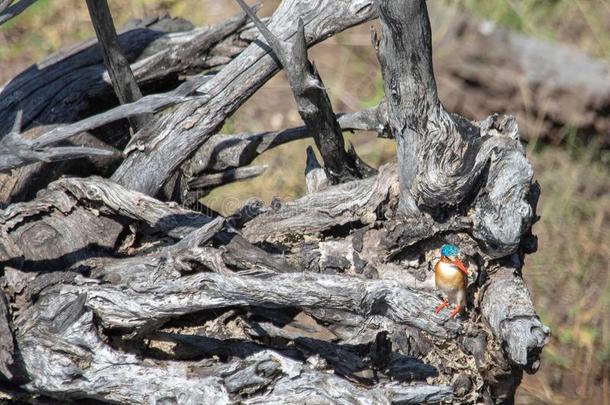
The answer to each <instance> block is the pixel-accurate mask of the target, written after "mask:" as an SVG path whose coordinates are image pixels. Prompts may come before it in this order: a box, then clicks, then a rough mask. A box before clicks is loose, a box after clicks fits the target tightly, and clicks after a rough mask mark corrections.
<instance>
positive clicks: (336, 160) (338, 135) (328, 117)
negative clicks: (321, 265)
mask: <svg viewBox="0 0 610 405" xmlns="http://www.w3.org/2000/svg"><path fill="white" fill-rule="evenodd" d="M237 2H238V3H239V5H240V6H241V8H242V9H243V10H244V11H245V12H246V14H248V16H249V17H250V19H252V20H253V21H254V24H255V25H256V27H257V28H258V30H259V31H260V32H261V33H262V35H263V37H264V38H265V40H266V41H267V43H268V44H269V46H270V47H271V49H272V50H273V53H274V55H275V56H276V57H277V58H278V59H279V61H280V63H281V64H282V67H283V68H284V70H285V71H286V75H287V77H288V82H289V83H290V88H291V89H292V93H293V95H294V98H295V100H296V103H297V107H298V111H299V114H300V116H301V118H302V119H303V121H304V122H305V125H306V126H307V128H308V129H309V132H310V133H311V134H312V136H313V138H314V140H315V142H316V146H317V147H318V150H319V151H320V155H321V156H322V160H323V161H324V169H325V170H326V173H327V175H328V178H329V179H330V181H331V182H332V183H335V184H336V183H344V182H346V181H350V180H354V179H356V178H361V177H363V173H361V172H360V170H358V166H357V164H356V160H355V159H353V158H352V156H351V155H348V154H347V152H346V151H345V142H344V141H343V133H342V132H341V127H340V126H339V123H338V122H337V120H336V118H335V114H334V112H333V108H332V105H331V103H330V98H329V97H328V93H327V92H326V89H325V88H324V84H323V83H322V78H321V77H320V75H319V73H318V71H317V70H316V68H315V66H314V65H313V64H312V63H311V62H310V61H309V58H308V56H307V43H306V41H305V27H304V25H303V20H301V19H299V21H298V27H297V31H296V35H295V37H294V39H293V40H292V42H291V43H289V42H285V41H281V40H279V39H278V38H277V37H276V36H275V34H273V33H272V32H271V31H270V30H269V29H268V28H267V27H266V26H265V24H263V23H262V21H261V20H259V19H258V17H256V15H255V14H254V13H253V12H252V10H250V8H249V7H248V6H247V5H246V3H245V2H244V1H243V0H237Z"/></svg>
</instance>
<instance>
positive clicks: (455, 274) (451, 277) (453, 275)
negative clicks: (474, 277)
mask: <svg viewBox="0 0 610 405" xmlns="http://www.w3.org/2000/svg"><path fill="white" fill-rule="evenodd" d="M434 281H435V282H436V285H444V286H453V287H463V286H464V285H465V284H466V283H465V281H466V280H465V278H464V273H462V272H461V271H460V270H459V269H457V268H456V267H455V266H453V265H452V264H450V263H446V262H443V261H442V260H439V261H438V262H437V263H436V265H435V266H434Z"/></svg>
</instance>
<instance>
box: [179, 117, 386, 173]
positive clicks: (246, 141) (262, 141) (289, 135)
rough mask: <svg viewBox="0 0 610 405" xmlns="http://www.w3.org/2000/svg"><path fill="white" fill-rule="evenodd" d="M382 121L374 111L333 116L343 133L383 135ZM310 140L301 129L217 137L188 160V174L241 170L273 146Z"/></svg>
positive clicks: (308, 132) (207, 142) (309, 134)
mask: <svg viewBox="0 0 610 405" xmlns="http://www.w3.org/2000/svg"><path fill="white" fill-rule="evenodd" d="M382 119H383V117H381V116H380V114H379V113H378V107H373V108H369V109H367V110H363V111H359V112H355V113H342V114H337V121H338V123H339V125H340V126H341V129H342V130H343V131H351V130H363V131H375V130H379V131H383V129H382V127H383V122H384V121H382ZM380 127H381V129H380ZM310 136H311V133H310V131H309V130H308V129H307V127H304V126H303V127H296V128H289V129H284V130H281V131H264V132H254V133H243V134H226V135H225V134H217V135H214V136H212V137H211V138H210V139H209V140H208V141H206V142H205V143H204V144H203V145H202V146H201V147H200V148H199V149H198V150H197V152H195V154H194V155H193V157H192V158H191V159H190V160H189V163H188V165H189V172H190V173H192V174H193V175H197V174H199V173H202V172H203V173H209V172H222V171H225V170H227V169H231V168H236V167H241V166H245V165H248V164H250V163H252V161H253V160H254V159H255V158H256V157H257V156H260V155H261V154H262V153H264V152H266V151H268V150H270V149H272V148H275V147H276V146H280V145H283V144H285V143H287V142H291V141H295V140H298V139H304V138H307V137H310Z"/></svg>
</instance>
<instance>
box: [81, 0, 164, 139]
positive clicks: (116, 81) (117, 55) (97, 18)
mask: <svg viewBox="0 0 610 405" xmlns="http://www.w3.org/2000/svg"><path fill="white" fill-rule="evenodd" d="M87 8H88V9H89V15H90V16H91V22H92V23H93V28H94V29H95V35H96V36H97V39H98V43H99V45H100V47H101V50H102V56H103V58H104V64H105V65H106V69H108V73H109V74H110V80H112V87H113V88H114V92H115V94H116V95H117V98H118V99H119V102H120V103H121V104H128V103H133V102H134V101H136V100H138V99H140V98H142V92H141V91H140V88H139V87H138V84H137V83H136V79H135V77H134V75H133V72H132V71H131V68H130V67H129V62H127V59H125V56H123V53H122V52H121V46H120V45H119V40H118V37H117V33H116V30H115V28H114V23H113V21H112V14H111V13H110V8H109V7H108V2H107V1H106V0H87ZM151 119H152V116H150V115H149V116H146V115H141V116H133V117H131V118H130V119H129V122H130V123H131V126H132V128H133V130H134V132H135V131H137V130H138V129H140V128H141V127H143V126H144V125H145V124H146V122H147V121H150V120H151Z"/></svg>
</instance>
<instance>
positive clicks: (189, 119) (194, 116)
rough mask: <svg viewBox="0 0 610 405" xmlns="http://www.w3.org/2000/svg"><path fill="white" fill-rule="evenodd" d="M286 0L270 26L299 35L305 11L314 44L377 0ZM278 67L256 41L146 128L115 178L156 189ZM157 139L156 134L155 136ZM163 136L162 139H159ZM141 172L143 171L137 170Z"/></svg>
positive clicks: (368, 13) (360, 17) (284, 34)
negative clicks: (143, 141)
mask: <svg viewBox="0 0 610 405" xmlns="http://www.w3.org/2000/svg"><path fill="white" fill-rule="evenodd" d="M312 5H313V3H310V2H302V1H298V0H284V1H283V2H282V3H281V4H280V6H279V7H278V9H277V10H276V11H275V13H274V14H273V16H272V17H271V19H270V22H269V26H270V27H273V31H274V33H275V34H276V35H277V36H278V37H279V38H282V39H285V38H289V37H292V36H293V35H295V27H288V26H286V25H285V21H286V20H287V18H288V19H289V16H294V15H301V16H303V18H304V22H305V24H306V25H307V28H308V32H309V35H308V38H307V41H308V46H310V45H312V44H314V43H316V42H319V41H321V40H323V39H325V38H327V37H328V36H330V35H332V34H334V33H336V32H339V31H341V30H343V29H346V28H348V27H351V26H353V25H355V24H358V23H360V22H363V21H366V20H368V19H370V18H372V17H373V16H374V8H373V7H372V0H332V1H330V0H323V1H321V2H318V3H316V4H315V9H312ZM276 71H277V65H276V63H275V62H274V60H273V58H272V57H271V56H270V55H269V51H268V50H266V49H263V48H261V47H260V46H259V45H256V44H251V45H250V46H249V47H248V48H246V49H245V50H244V51H243V52H242V53H241V54H240V55H239V56H238V57H237V58H235V59H234V60H233V61H232V62H231V63H230V64H228V65H227V66H226V67H225V68H224V69H222V71H220V72H219V73H218V74H217V75H216V76H215V77H214V79H212V80H210V81H209V82H208V83H206V84H205V85H204V86H202V87H201V88H200V89H199V90H200V92H202V93H205V94H206V96H205V98H203V99H200V100H198V101H193V102H189V103H185V104H183V105H182V106H180V107H178V108H177V109H176V111H175V112H174V113H173V114H172V117H171V118H168V119H166V120H163V122H159V123H158V124H157V125H154V126H152V127H150V128H145V129H143V130H142V131H140V132H146V133H147V135H144V137H145V138H147V139H151V142H149V143H148V144H149V145H151V146H150V147H149V148H147V149H145V150H134V151H133V152H132V153H130V155H129V156H128V157H127V158H126V159H125V161H124V162H123V164H122V165H121V166H120V167H119V168H118V169H117V171H116V172H115V174H114V175H113V178H114V179H115V180H116V181H118V182H119V183H121V184H123V185H125V186H126V187H128V188H131V189H135V190H140V191H143V192H146V193H150V194H155V193H156V192H158V191H159V190H160V189H161V188H162V187H163V184H164V183H165V182H166V181H167V180H168V179H169V178H170V177H171V176H172V175H173V173H174V172H175V170H176V169H177V168H178V167H179V166H180V165H181V164H182V163H183V162H184V161H185V160H186V159H188V158H189V157H191V156H192V154H193V152H195V151H196V150H197V149H198V148H199V147H200V146H201V145H203V144H204V143H205V142H206V141H207V140H208V139H209V138H210V136H211V135H212V134H214V133H216V132H217V131H218V128H219V127H220V126H221V125H222V123H223V122H224V120H225V119H226V117H228V116H229V115H230V114H232V113H233V112H234V111H235V110H236V109H237V108H238V107H239V106H240V105H241V104H242V103H243V102H244V101H245V100H247V99H248V97H249V96H250V95H251V94H252V93H253V92H254V91H255V90H256V89H258V88H259V87H260V86H261V85H262V84H263V83H264V82H265V81H267V80H268V79H269V78H271V77H272V75H273V74H274V73H275V72H276ZM153 139H156V140H154V141H153ZM157 140H158V141H157ZM136 173H138V175H135V174H136Z"/></svg>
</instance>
